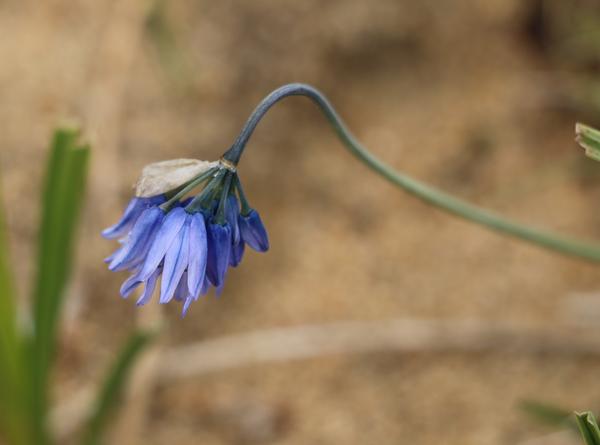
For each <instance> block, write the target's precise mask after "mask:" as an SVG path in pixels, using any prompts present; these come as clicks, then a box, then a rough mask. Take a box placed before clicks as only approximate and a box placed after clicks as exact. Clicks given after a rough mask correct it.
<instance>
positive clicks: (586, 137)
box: [575, 124, 600, 161]
mask: <svg viewBox="0 0 600 445" xmlns="http://www.w3.org/2000/svg"><path fill="white" fill-rule="evenodd" d="M575 134H576V138H575V140H576V141H577V143H578V144H579V145H581V146H582V147H583V148H585V154H586V156H588V157H589V158H592V159H593V160H595V161H600V131H598V130H595V129H593V128H591V127H588V126H587V125H583V124H577V125H576V126H575Z"/></svg>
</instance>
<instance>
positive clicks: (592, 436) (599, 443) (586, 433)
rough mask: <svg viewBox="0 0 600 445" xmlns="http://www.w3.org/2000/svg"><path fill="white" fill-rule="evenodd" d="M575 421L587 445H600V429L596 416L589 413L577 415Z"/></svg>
mask: <svg viewBox="0 0 600 445" xmlns="http://www.w3.org/2000/svg"><path fill="white" fill-rule="evenodd" d="M575 420H576V421H577V426H579V431H581V435H582V436H583V439H584V440H585V443H586V445H600V429H598V424H597V423H596V418H595V417H594V415H593V414H592V413H591V412H589V411H586V412H584V413H575Z"/></svg>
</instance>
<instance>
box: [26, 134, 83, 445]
mask: <svg viewBox="0 0 600 445" xmlns="http://www.w3.org/2000/svg"><path fill="white" fill-rule="evenodd" d="M78 138H79V132H78V131H77V130H73V129H58V130H56V132H55V133H54V138H53V141H52V147H51V152H50V160H49V163H48V170H47V172H46V179H45V186H44V191H43V200H42V205H43V211H42V220H41V226H40V229H39V230H40V231H39V241H38V242H39V246H38V267H37V277H36V281H35V288H34V293H33V299H32V300H33V321H34V333H33V338H32V341H31V348H30V353H31V355H30V360H31V363H30V369H31V377H32V381H31V394H30V397H31V410H32V412H31V415H32V422H33V425H32V426H33V428H32V429H33V434H34V437H35V443H36V444H40V445H44V444H46V443H48V442H50V439H49V437H48V434H47V431H46V425H45V421H46V412H47V404H48V401H47V398H48V390H47V389H48V382H49V376H50V367H51V365H52V360H53V356H54V352H55V347H56V333H57V324H58V321H59V318H60V317H59V316H60V310H61V307H62V301H63V296H64V291H65V287H66V284H67V281H68V278H69V272H70V269H71V257H72V250H73V239H74V232H75V226H76V223H77V218H78V216H79V213H80V209H81V205H82V201H83V191H84V188H85V182H86V176H87V164H88V158H89V147H88V146H86V145H82V144H80V143H79V142H78Z"/></svg>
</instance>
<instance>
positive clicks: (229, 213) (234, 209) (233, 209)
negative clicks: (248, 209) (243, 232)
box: [225, 195, 240, 244]
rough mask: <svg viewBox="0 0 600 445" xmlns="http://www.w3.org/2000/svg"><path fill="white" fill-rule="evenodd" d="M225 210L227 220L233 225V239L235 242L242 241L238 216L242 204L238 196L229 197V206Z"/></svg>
mask: <svg viewBox="0 0 600 445" xmlns="http://www.w3.org/2000/svg"><path fill="white" fill-rule="evenodd" d="M225 210H226V213H225V216H226V219H227V222H228V223H229V225H230V226H231V237H232V239H233V244H237V243H239V242H240V228H239V227H238V216H239V214H240V206H239V204H238V200H237V198H236V197H235V196H234V195H230V196H229V197H228V198H227V207H226V209H225Z"/></svg>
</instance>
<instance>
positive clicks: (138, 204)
mask: <svg viewBox="0 0 600 445" xmlns="http://www.w3.org/2000/svg"><path fill="white" fill-rule="evenodd" d="M164 201H165V197H164V196H163V195H159V196H154V197H152V198H133V199H132V200H131V201H129V204H128V205H127V208H126V209H125V212H124V213H123V216H122V217H121V219H120V220H119V222H118V223H116V224H115V225H114V226H111V227H109V228H107V229H105V230H103V231H102V236H103V237H104V238H107V239H116V238H121V237H123V236H125V235H127V233H128V232H129V231H130V230H131V229H132V227H133V225H134V224H135V222H136V221H137V219H138V217H139V216H140V215H141V213H142V212H143V211H144V210H146V209H147V208H149V207H152V206H155V205H160V204H162V203H163V202H164Z"/></svg>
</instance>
